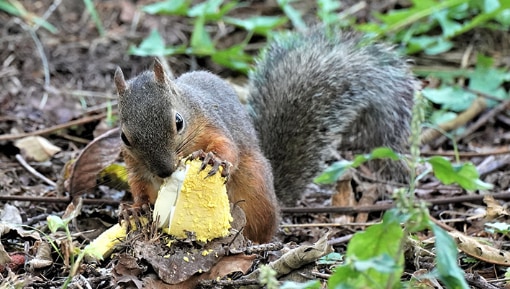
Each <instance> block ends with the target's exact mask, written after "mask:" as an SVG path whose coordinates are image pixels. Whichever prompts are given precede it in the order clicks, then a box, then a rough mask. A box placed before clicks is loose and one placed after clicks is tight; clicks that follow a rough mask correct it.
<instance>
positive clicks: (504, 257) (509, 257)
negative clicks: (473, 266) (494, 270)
mask: <svg viewBox="0 0 510 289" xmlns="http://www.w3.org/2000/svg"><path fill="white" fill-rule="evenodd" d="M449 234H450V235H451V236H452V237H453V239H454V240H455V242H456V243H457V247H458V248H459V249H460V250H461V251H462V252H464V253H466V254H467V255H469V256H471V257H473V258H476V259H479V260H482V261H485V262H488V263H491V264H497V265H502V266H510V252H508V251H503V250H499V249H497V248H494V247H491V246H489V245H486V244H482V243H481V242H480V241H478V239H476V238H473V237H469V236H466V235H464V234H462V233H460V232H450V233H449Z"/></svg>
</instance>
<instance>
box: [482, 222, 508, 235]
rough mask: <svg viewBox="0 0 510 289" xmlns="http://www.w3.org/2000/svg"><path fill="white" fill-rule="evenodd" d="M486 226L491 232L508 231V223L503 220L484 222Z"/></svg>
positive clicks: (504, 232) (503, 232)
mask: <svg viewBox="0 0 510 289" xmlns="http://www.w3.org/2000/svg"><path fill="white" fill-rule="evenodd" d="M485 226H486V227H489V229H488V231H490V232H491V233H495V232H498V233H502V234H508V233H509V232H510V224H508V223H503V222H495V223H485Z"/></svg>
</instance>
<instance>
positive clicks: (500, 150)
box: [421, 146, 510, 158]
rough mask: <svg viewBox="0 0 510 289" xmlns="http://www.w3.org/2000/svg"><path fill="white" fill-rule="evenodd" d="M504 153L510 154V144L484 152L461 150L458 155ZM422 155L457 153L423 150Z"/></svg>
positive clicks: (468, 156)
mask: <svg viewBox="0 0 510 289" xmlns="http://www.w3.org/2000/svg"><path fill="white" fill-rule="evenodd" d="M504 154H510V147H509V146H503V147H499V148H497V149H491V150H489V151H483V152H459V153H458V155H459V157H461V158H470V157H484V156H492V155H504ZM421 155H423V156H445V157H454V156H456V155H457V154H456V153H455V152H454V151H444V152H440V151H426V152H421Z"/></svg>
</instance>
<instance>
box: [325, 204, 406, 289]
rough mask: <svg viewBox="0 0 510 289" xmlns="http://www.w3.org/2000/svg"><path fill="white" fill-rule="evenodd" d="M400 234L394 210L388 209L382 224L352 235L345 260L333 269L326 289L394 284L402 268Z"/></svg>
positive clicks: (402, 256) (396, 282)
mask: <svg viewBox="0 0 510 289" xmlns="http://www.w3.org/2000/svg"><path fill="white" fill-rule="evenodd" d="M403 237H404V232H403V230H402V227H401V226H400V222H399V218H398V216H397V214H396V210H390V211H387V212H386V213H385V214H384V216H383V221H382V223H379V224H376V225H372V226H370V227H368V228H367V229H366V231H364V232H357V233H356V234H354V237H353V238H352V239H351V241H350V242H349V245H348V246H347V251H346V255H345V256H346V263H345V264H344V265H341V266H339V267H337V268H336V269H335V272H334V273H333V275H332V276H331V277H330V278H329V280H328V288H378V287H379V286H382V288H393V287H395V286H396V285H397V284H398V282H399V277H400V276H401V275H402V273H403V268H404V267H403V262H404V255H403V252H402V250H400V244H401V242H402V241H403V240H402V239H403ZM374 240H377V241H374ZM339 286H340V287H339Z"/></svg>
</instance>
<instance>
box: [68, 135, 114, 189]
mask: <svg viewBox="0 0 510 289" xmlns="http://www.w3.org/2000/svg"><path fill="white" fill-rule="evenodd" d="M120 148H121V140H120V129H119V128H114V129H112V130H110V131H108V132H106V133H104V134H102V135H100V136H99V137H97V138H96V139H94V140H93V141H92V142H90V143H89V144H88V145H87V146H86V147H85V148H84V149H83V151H82V152H81V153H80V155H79V156H78V158H77V159H76V161H75V162H74V164H73V168H72V170H71V173H70V176H69V180H68V186H67V187H68V190H69V193H70V194H71V195H72V196H75V195H77V194H82V193H84V192H86V191H88V190H91V189H92V188H95V187H96V186H97V183H96V179H97V177H98V175H99V173H100V172H101V171H102V170H103V169H104V168H105V167H107V166H108V165H110V164H112V163H113V162H114V161H115V160H116V159H117V157H118V156H119V154H120Z"/></svg>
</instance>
